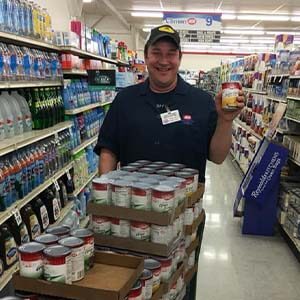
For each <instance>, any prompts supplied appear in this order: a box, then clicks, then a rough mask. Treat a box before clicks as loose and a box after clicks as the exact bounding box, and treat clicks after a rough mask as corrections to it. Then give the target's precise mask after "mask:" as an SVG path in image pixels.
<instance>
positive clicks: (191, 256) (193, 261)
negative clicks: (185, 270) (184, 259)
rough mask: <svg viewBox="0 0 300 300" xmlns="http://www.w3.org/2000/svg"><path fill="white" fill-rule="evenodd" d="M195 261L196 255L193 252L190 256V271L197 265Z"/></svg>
mask: <svg viewBox="0 0 300 300" xmlns="http://www.w3.org/2000/svg"><path fill="white" fill-rule="evenodd" d="M195 259H196V253H195V251H193V252H192V254H191V255H190V256H189V259H188V267H189V269H190V268H192V267H193V266H194V265H195Z"/></svg>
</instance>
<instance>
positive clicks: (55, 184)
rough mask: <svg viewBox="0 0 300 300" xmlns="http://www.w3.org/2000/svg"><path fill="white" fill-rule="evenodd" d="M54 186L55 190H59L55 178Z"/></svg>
mask: <svg viewBox="0 0 300 300" xmlns="http://www.w3.org/2000/svg"><path fill="white" fill-rule="evenodd" d="M54 186H55V188H56V190H57V191H59V190H60V187H59V184H58V182H57V181H56V180H55V181H54Z"/></svg>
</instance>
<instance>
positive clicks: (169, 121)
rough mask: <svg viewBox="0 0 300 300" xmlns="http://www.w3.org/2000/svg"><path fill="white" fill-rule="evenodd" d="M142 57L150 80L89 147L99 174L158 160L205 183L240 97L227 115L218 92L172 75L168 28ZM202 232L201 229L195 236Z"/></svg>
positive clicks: (133, 91)
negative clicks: (196, 172) (188, 170)
mask: <svg viewBox="0 0 300 300" xmlns="http://www.w3.org/2000/svg"><path fill="white" fill-rule="evenodd" d="M144 55H145V62H146V65H147V68H148V72H149V78H148V79H147V80H146V81H145V82H144V83H141V84H138V85H134V86H131V87H128V88H125V89H124V90H122V91H121V92H120V93H119V94H118V95H117V97H116V99H115V100H114V102H113V103H112V106H111V108H110V110H109V111H108V114H107V116H106V118H105V120H104V123H103V125H102V128H101V130H100V134H99V138H98V143H97V145H96V147H95V149H94V151H95V152H96V153H97V154H99V155H100V162H99V172H100V174H103V173H107V172H109V171H111V170H114V169H115V168H116V167H117V163H118V162H120V163H121V165H122V166H124V165H127V164H129V163H131V162H134V161H137V160H140V159H146V160H151V161H158V160H159V161H166V162H169V163H175V162H176V163H182V164H185V165H186V166H188V167H190V168H195V169H197V170H199V181H201V182H204V180H205V167H206V161H207V159H209V160H211V161H213V162H215V163H217V164H220V163H222V162H223V161H224V159H225V158H226V156H227V154H228V152H229V149H230V146H231V130H232V121H233V119H234V118H235V117H236V116H237V115H238V114H239V113H240V110H241V109H242V108H243V107H244V97H243V94H242V93H241V94H240V96H239V97H238V99H237V100H238V103H239V104H238V106H239V109H238V110H236V111H234V112H226V111H224V110H222V108H221V101H222V99H221V98H222V95H221V93H219V94H218V95H217V97H216V100H215V101H214V100H213V99H212V98H211V96H210V95H209V94H208V93H206V92H204V91H202V90H200V89H197V88H194V87H192V86H191V85H189V84H188V83H186V82H184V80H183V79H182V78H181V77H180V76H178V74H177V73H178V69H179V66H180V62H181V57H182V53H181V49H180V38H179V34H178V32H176V31H175V30H174V29H173V28H172V27H171V26H169V25H162V26H159V27H156V28H154V29H152V30H151V34H150V37H149V39H148V41H147V42H146V45H145V49H144ZM203 226H204V225H203ZM202 232H203V227H202V228H200V230H199V232H198V235H202ZM200 240H201V238H200ZM199 250H200V248H199V249H198V251H197V258H198V254H199ZM196 280H197V276H196V275H195V276H194V278H193V280H192V283H191V284H190V287H189V288H188V296H187V298H186V299H195V294H196Z"/></svg>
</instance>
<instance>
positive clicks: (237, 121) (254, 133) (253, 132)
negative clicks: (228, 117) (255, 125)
mask: <svg viewBox="0 0 300 300" xmlns="http://www.w3.org/2000/svg"><path fill="white" fill-rule="evenodd" d="M234 122H236V123H237V124H238V125H240V126H241V127H243V128H244V129H246V130H247V131H248V132H250V133H251V134H252V135H253V136H255V137H256V138H258V139H259V140H262V139H263V137H262V136H260V135H259V134H257V133H256V132H255V131H254V130H253V129H251V127H249V126H248V125H246V124H245V123H243V122H241V121H240V120H238V119H235V120H234Z"/></svg>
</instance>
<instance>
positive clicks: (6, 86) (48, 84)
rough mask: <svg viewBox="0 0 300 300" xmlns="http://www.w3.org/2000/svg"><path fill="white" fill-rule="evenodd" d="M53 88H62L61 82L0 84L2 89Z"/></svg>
mask: <svg viewBox="0 0 300 300" xmlns="http://www.w3.org/2000/svg"><path fill="white" fill-rule="evenodd" d="M53 86H62V81H61V80H54V81H50V80H44V81H35V80H34V81H15V82H12V81H7V82H5V81H4V82H3V81H1V82H0V89H18V88H30V87H37V88H41V87H53Z"/></svg>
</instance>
